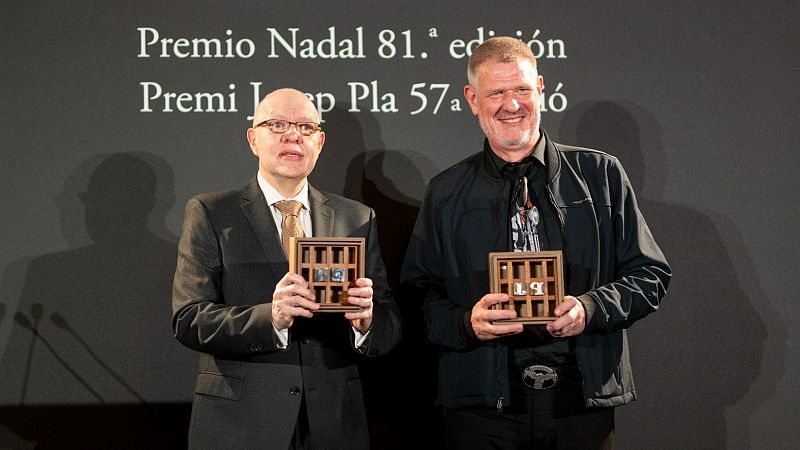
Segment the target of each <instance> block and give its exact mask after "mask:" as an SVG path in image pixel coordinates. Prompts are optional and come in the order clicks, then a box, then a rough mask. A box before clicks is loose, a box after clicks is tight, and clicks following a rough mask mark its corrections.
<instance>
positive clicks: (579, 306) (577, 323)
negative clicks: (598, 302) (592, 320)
mask: <svg viewBox="0 0 800 450" xmlns="http://www.w3.org/2000/svg"><path fill="white" fill-rule="evenodd" d="M553 313H555V315H556V317H558V319H556V320H554V321H552V322H550V323H548V324H547V331H549V332H550V334H551V335H553V337H559V338H560V337H570V336H577V335H579V334H581V333H583V330H584V329H585V328H586V310H584V309H583V303H581V302H580V301H578V299H577V298H575V297H573V296H571V295H565V296H564V301H562V302H561V304H560V305H558V307H556V309H555V310H554V311H553Z"/></svg>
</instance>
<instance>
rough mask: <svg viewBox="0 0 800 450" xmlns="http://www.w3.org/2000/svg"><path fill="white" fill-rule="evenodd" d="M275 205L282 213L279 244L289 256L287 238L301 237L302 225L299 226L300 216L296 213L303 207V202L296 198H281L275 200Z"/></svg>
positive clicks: (302, 234)
mask: <svg viewBox="0 0 800 450" xmlns="http://www.w3.org/2000/svg"><path fill="white" fill-rule="evenodd" d="M275 207H276V208H278V211H280V212H281V214H283V222H281V245H283V251H284V252H286V256H289V238H291V237H292V236H294V237H303V236H305V234H304V233H303V227H301V226H300V218H298V217H297V215H298V214H299V213H300V210H301V209H302V208H303V204H302V203H300V202H298V201H297V200H282V201H280V202H275Z"/></svg>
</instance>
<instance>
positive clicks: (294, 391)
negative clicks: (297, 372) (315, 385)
mask: <svg viewBox="0 0 800 450" xmlns="http://www.w3.org/2000/svg"><path fill="white" fill-rule="evenodd" d="M289 393H290V394H292V395H298V394H300V388H299V387H297V386H292V387H291V388H290V389H289Z"/></svg>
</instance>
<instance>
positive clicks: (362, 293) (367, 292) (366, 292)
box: [347, 287, 373, 298]
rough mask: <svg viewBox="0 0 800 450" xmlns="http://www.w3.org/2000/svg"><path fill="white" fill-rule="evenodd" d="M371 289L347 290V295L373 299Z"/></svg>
mask: <svg viewBox="0 0 800 450" xmlns="http://www.w3.org/2000/svg"><path fill="white" fill-rule="evenodd" d="M372 294H373V291H372V288H371V287H359V288H350V289H348V290H347V295H348V296H350V297H361V298H372Z"/></svg>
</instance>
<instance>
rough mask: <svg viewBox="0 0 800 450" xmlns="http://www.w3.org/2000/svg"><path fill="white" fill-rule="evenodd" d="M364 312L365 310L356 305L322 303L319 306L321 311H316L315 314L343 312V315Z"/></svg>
mask: <svg viewBox="0 0 800 450" xmlns="http://www.w3.org/2000/svg"><path fill="white" fill-rule="evenodd" d="M363 310H364V309H363V308H361V307H360V306H355V305H339V304H335V303H321V304H320V305H319V309H318V310H316V311H315V312H332V313H336V312H342V313H344V312H360V311H363Z"/></svg>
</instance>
